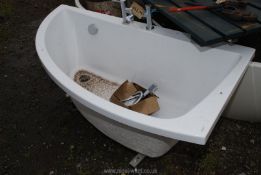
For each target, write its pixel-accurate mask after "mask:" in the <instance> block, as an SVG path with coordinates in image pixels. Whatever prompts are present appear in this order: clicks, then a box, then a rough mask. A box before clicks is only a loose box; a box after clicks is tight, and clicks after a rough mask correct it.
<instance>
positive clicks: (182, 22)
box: [148, 0, 261, 46]
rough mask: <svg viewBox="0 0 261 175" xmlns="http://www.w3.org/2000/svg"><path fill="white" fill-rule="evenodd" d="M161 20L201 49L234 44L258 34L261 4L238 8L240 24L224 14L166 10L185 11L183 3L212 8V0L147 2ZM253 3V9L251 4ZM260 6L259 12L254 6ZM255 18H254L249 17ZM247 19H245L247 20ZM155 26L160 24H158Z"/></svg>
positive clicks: (155, 0)
mask: <svg viewBox="0 0 261 175" xmlns="http://www.w3.org/2000/svg"><path fill="white" fill-rule="evenodd" d="M148 1H149V2H150V3H151V4H152V5H153V6H154V7H155V8H156V9H157V10H158V11H159V13H161V14H162V16H164V17H166V18H168V20H169V21H171V22H172V23H173V24H175V25H177V26H178V27H179V28H181V29H182V30H183V31H185V32H187V33H189V34H190V35H191V38H192V39H193V40H194V41H195V42H197V43H198V44H199V45H201V46H207V45H212V44H216V43H219V42H221V41H228V40H236V39H238V38H240V37H243V36H247V35H249V34H252V33H255V32H260V31H261V1H259V0H251V1H250V2H248V3H247V5H246V4H245V2H244V3H243V4H239V7H240V8H242V9H243V11H242V12H241V15H242V14H243V17H245V19H244V20H241V19H240V20H235V19H232V17H228V16H227V15H228V14H224V13H220V12H219V11H217V10H214V9H212V10H197V11H186V12H175V13H171V12H169V11H168V8H169V7H177V8H180V7H186V6H188V4H186V2H192V3H195V2H197V3H202V2H204V3H206V4H213V2H214V1H213V0H184V1H180V0H148ZM252 2H254V3H255V5H253V4H252ZM258 5H260V8H258V7H257V6H258ZM253 14H255V15H253ZM247 18H248V19H247ZM157 22H159V23H161V21H160V20H157Z"/></svg>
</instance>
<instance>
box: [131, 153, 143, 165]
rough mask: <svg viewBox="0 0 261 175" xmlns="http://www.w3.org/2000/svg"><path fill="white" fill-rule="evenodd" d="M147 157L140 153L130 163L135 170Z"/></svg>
mask: <svg viewBox="0 0 261 175" xmlns="http://www.w3.org/2000/svg"><path fill="white" fill-rule="evenodd" d="M145 157H146V156H145V155H143V154H140V153H138V154H137V155H136V156H135V157H134V158H133V159H132V160H131V161H130V165H131V166H132V167H133V168H136V167H137V166H138V165H139V164H140V162H141V161H142V160H143V159H144V158H145Z"/></svg>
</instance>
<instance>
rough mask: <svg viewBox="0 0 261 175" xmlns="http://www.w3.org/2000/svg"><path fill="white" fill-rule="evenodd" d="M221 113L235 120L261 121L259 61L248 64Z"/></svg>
mask: <svg viewBox="0 0 261 175" xmlns="http://www.w3.org/2000/svg"><path fill="white" fill-rule="evenodd" d="M223 115H224V116H226V117H228V118H233V119H237V120H246V121H258V122H261V63H256V62H253V63H251V64H250V65H249V67H248V70H247V72H246V74H245V76H244V78H243V80H242V81H241V83H240V85H239V87H238V89H237V91H236V92H235V95H234V96H233V97H232V99H231V101H230V103H229V105H228V107H227V109H226V111H225V112H224V114H223Z"/></svg>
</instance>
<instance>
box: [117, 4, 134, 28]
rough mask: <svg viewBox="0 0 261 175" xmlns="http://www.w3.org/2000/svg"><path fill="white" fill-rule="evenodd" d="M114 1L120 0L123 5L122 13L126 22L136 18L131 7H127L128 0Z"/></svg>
mask: <svg viewBox="0 0 261 175" xmlns="http://www.w3.org/2000/svg"><path fill="white" fill-rule="evenodd" d="M113 1H114V2H119V3H120V5H121V15H122V19H123V23H124V24H128V23H130V22H132V21H133V20H134V16H133V14H132V10H131V8H127V7H126V4H125V2H126V0H113Z"/></svg>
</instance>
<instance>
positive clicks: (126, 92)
mask: <svg viewBox="0 0 261 175" xmlns="http://www.w3.org/2000/svg"><path fill="white" fill-rule="evenodd" d="M139 90H142V91H143V92H144V91H145V88H143V87H141V86H140V85H138V84H136V83H132V82H129V81H125V82H124V83H123V84H122V85H121V86H120V87H119V88H118V89H117V90H116V91H115V92H114V93H113V95H112V96H111V99H110V101H111V102H112V103H115V104H117V105H120V106H122V107H125V108H128V109H130V110H133V111H136V112H140V113H143V114H147V115H150V114H152V113H154V112H156V111H158V110H159V104H158V97H157V96H156V95H154V94H149V95H148V96H147V97H145V98H144V99H142V100H141V101H140V102H139V103H137V104H135V105H132V106H125V105H124V103H122V102H121V101H122V100H124V99H126V98H128V97H130V96H131V95H133V94H134V93H135V92H137V91H139Z"/></svg>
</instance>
